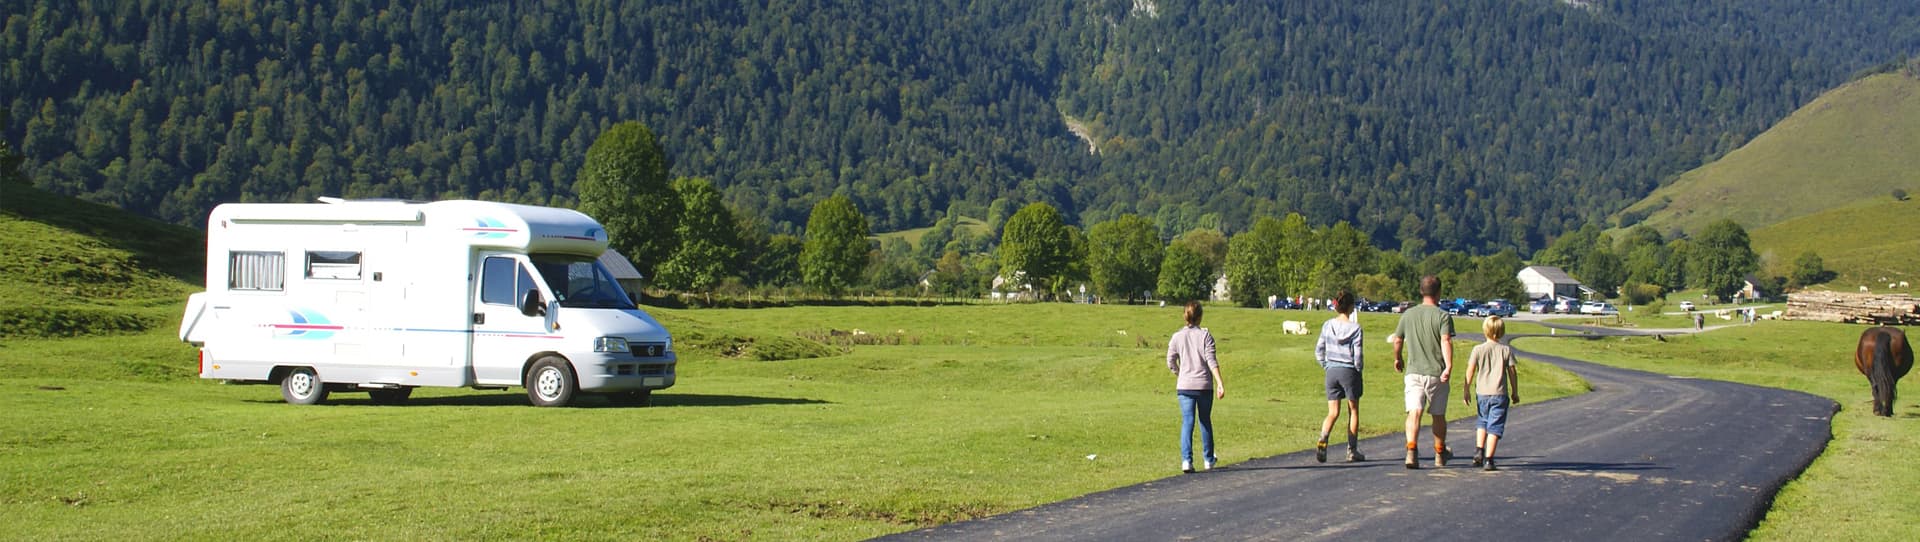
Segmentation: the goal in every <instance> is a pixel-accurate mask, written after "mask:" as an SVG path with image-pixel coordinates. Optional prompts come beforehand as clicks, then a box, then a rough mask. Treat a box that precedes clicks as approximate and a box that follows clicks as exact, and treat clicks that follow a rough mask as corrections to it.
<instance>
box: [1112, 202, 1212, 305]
mask: <svg viewBox="0 0 1920 542" xmlns="http://www.w3.org/2000/svg"><path fill="white" fill-rule="evenodd" d="M1164 250H1165V249H1164V248H1162V246H1161V245H1160V233H1159V230H1158V229H1157V228H1155V227H1154V225H1153V222H1152V221H1149V220H1147V219H1146V218H1144V217H1141V216H1140V215H1131V214H1129V215H1121V216H1120V218H1117V219H1114V220H1109V221H1106V222H1101V223H1099V224H1094V225H1093V228H1092V229H1090V230H1088V231H1087V270H1088V272H1089V274H1091V275H1092V276H1093V287H1094V289H1095V290H1096V291H1098V292H1100V296H1101V297H1106V298H1116V299H1119V298H1124V299H1126V300H1127V303H1133V302H1134V300H1136V299H1143V298H1142V294H1144V293H1145V292H1146V291H1147V290H1152V289H1154V283H1155V281H1156V279H1160V280H1164V279H1162V278H1161V277H1160V275H1162V266H1161V264H1160V262H1161V258H1163V256H1164V253H1163V251H1164ZM1196 255H1198V254H1197V253H1196ZM1201 263H1202V264H1204V263H1205V259H1202V260H1201ZM1161 297H1162V298H1166V295H1165V293H1164V292H1163V293H1162V295H1161Z"/></svg>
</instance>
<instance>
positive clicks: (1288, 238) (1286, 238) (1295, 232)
mask: <svg viewBox="0 0 1920 542" xmlns="http://www.w3.org/2000/svg"><path fill="white" fill-rule="evenodd" d="M1279 226H1280V229H1279V237H1278V238H1277V239H1276V241H1277V242H1276V246H1275V247H1274V253H1273V262H1274V263H1273V265H1274V266H1275V267H1274V284H1273V286H1274V288H1276V291H1275V292H1274V293H1278V294H1280V295H1305V294H1306V293H1307V292H1308V290H1311V289H1312V288H1313V284H1314V274H1313V269H1314V266H1315V265H1316V264H1318V263H1320V262H1321V261H1324V259H1325V255H1324V254H1321V253H1320V251H1319V250H1318V249H1319V243H1318V239H1316V238H1315V235H1314V233H1313V228H1312V227H1309V226H1307V217H1305V216H1301V215H1300V213H1287V217H1286V218H1284V219H1281V220H1280V224H1279Z"/></svg>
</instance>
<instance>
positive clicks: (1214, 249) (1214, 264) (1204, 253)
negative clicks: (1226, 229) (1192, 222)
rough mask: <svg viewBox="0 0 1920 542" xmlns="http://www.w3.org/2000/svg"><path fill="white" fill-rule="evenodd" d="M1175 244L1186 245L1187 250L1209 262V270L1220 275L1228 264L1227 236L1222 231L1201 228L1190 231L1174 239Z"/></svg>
mask: <svg viewBox="0 0 1920 542" xmlns="http://www.w3.org/2000/svg"><path fill="white" fill-rule="evenodd" d="M1173 244H1176V245H1186V246H1187V248H1190V249H1193V251H1194V252H1195V253H1197V254H1199V255H1200V257H1201V258H1202V259H1205V260H1206V261H1207V269H1208V270H1209V271H1210V272H1213V273H1216V274H1217V273H1219V272H1220V270H1221V269H1223V268H1224V267H1225V266H1226V264H1227V236H1226V234H1223V233H1220V230H1216V229H1210V228H1200V229H1195V230H1188V231H1187V233H1183V234H1180V236H1179V237H1175V238H1174V239H1173Z"/></svg>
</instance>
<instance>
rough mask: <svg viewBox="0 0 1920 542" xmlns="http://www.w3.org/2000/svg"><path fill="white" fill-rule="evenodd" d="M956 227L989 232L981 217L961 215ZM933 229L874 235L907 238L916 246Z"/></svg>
mask: <svg viewBox="0 0 1920 542" xmlns="http://www.w3.org/2000/svg"><path fill="white" fill-rule="evenodd" d="M956 229H958V230H961V231H965V232H967V233H968V234H970V235H984V234H986V233H987V223H986V222H982V221H980V219H977V218H972V217H965V216H963V217H960V223H959V224H957V225H956ZM931 231H933V226H927V227H924V228H914V229H910V230H900V231H895V232H886V233H876V234H874V235H873V236H872V237H873V239H875V240H885V239H889V238H899V239H903V240H906V242H908V243H910V244H912V245H913V246H914V247H919V246H920V239H921V238H923V237H926V236H927V233H928V232H931Z"/></svg>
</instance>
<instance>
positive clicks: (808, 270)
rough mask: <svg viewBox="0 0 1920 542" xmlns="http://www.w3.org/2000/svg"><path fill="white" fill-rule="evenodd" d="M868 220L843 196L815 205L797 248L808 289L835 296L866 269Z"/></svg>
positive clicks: (849, 285)
mask: <svg viewBox="0 0 1920 542" xmlns="http://www.w3.org/2000/svg"><path fill="white" fill-rule="evenodd" d="M869 250H871V248H870V246H869V243H868V241H867V217H866V215H863V214H860V209H858V208H856V207H854V206H853V200H851V199H848V198H847V197H846V196H844V195H839V194H835V195H834V196H833V197H830V198H827V199H824V200H821V201H820V203H817V204H814V206H813V214H811V215H809V216H808V217H807V240H806V244H805V245H804V246H802V248H801V249H800V275H801V277H802V280H804V281H805V282H806V284H807V286H810V287H813V288H814V289H816V290H819V291H821V292H824V293H826V294H828V295H833V296H838V295H840V294H841V293H842V292H845V291H847V289H848V288H851V287H853V285H854V281H855V280H857V279H858V278H859V277H860V272H861V271H862V270H863V269H865V268H866V265H867V252H868V251H869Z"/></svg>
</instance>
